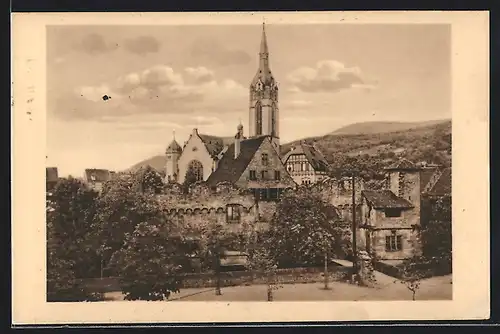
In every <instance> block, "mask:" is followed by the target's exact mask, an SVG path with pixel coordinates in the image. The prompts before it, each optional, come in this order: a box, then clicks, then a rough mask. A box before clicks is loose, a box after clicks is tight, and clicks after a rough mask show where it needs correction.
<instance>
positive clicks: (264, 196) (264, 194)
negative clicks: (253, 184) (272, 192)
mask: <svg viewBox="0 0 500 334" xmlns="http://www.w3.org/2000/svg"><path fill="white" fill-rule="evenodd" d="M267 198H268V196H267V189H259V199H260V200H262V201H266V200H267Z"/></svg>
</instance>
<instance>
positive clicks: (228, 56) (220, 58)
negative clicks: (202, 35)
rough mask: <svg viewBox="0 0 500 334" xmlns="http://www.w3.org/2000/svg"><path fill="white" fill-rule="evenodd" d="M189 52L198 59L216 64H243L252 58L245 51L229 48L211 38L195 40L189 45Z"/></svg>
mask: <svg viewBox="0 0 500 334" xmlns="http://www.w3.org/2000/svg"><path fill="white" fill-rule="evenodd" d="M190 53H191V56H192V57H194V58H195V59H197V60H199V61H203V62H204V63H205V62H208V63H210V64H213V65H217V66H229V65H245V64H248V63H249V62H250V60H252V57H250V55H249V54H248V53H246V52H245V51H243V50H237V49H230V48H228V47H227V46H225V45H224V44H222V43H220V42H218V41H216V40H213V39H200V40H197V41H196V42H195V43H194V44H193V46H192V47H191V50H190Z"/></svg>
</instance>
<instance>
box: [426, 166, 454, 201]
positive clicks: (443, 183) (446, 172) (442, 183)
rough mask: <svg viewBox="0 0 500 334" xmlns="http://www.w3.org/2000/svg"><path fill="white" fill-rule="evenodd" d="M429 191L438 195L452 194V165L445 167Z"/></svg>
mask: <svg viewBox="0 0 500 334" xmlns="http://www.w3.org/2000/svg"><path fill="white" fill-rule="evenodd" d="M427 193H428V194H429V195H437V196H444V195H450V194H451V167H448V168H445V169H443V171H442V174H441V176H440V177H439V179H438V180H437V182H436V183H435V184H434V186H433V187H432V188H431V189H430V190H429V191H428V192H427Z"/></svg>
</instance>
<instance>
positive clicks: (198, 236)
mask: <svg viewBox="0 0 500 334" xmlns="http://www.w3.org/2000/svg"><path fill="white" fill-rule="evenodd" d="M182 230H183V234H184V236H185V237H189V238H191V240H195V241H196V245H197V247H196V248H195V249H194V254H195V256H196V257H197V258H198V259H200V260H201V266H202V268H203V269H212V270H213V272H214V273H215V276H216V283H217V284H216V289H215V293H216V294H217V295H220V294H221V281H220V272H221V262H220V261H221V258H223V257H224V251H225V250H226V249H227V248H228V245H230V239H233V234H232V233H230V231H229V230H228V228H227V226H226V225H225V224H223V223H222V222H220V221H218V220H217V219H216V218H211V219H207V220H205V221H203V222H201V223H194V224H186V225H185V226H183V228H182Z"/></svg>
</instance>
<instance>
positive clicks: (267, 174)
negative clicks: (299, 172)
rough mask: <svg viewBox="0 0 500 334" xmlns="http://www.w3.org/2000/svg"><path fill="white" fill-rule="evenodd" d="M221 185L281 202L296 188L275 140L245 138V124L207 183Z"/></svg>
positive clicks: (261, 198)
mask: <svg viewBox="0 0 500 334" xmlns="http://www.w3.org/2000/svg"><path fill="white" fill-rule="evenodd" d="M221 182H229V183H231V184H234V185H235V186H236V187H239V188H244V189H251V190H252V191H253V192H254V194H255V196H256V198H257V199H258V200H261V201H266V200H277V199H278V198H279V195H280V193H281V192H282V191H283V190H284V189H286V188H293V187H295V185H296V184H295V182H294V181H293V179H292V177H291V176H290V175H289V174H288V173H287V171H286V169H285V166H284V165H283V163H282V162H281V159H280V156H279V154H278V152H277V151H276V149H275V147H274V143H273V138H272V137H271V136H260V137H255V138H249V139H244V137H243V126H241V125H240V126H239V127H238V133H237V135H236V136H235V141H234V143H233V144H231V145H230V146H229V147H228V149H227V150H226V152H225V153H224V155H223V156H222V158H221V160H220V161H219V163H218V167H217V169H216V170H215V172H213V173H212V174H211V175H210V177H209V178H208V180H207V184H208V185H209V186H210V187H213V188H216V187H217V184H219V183H221Z"/></svg>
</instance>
